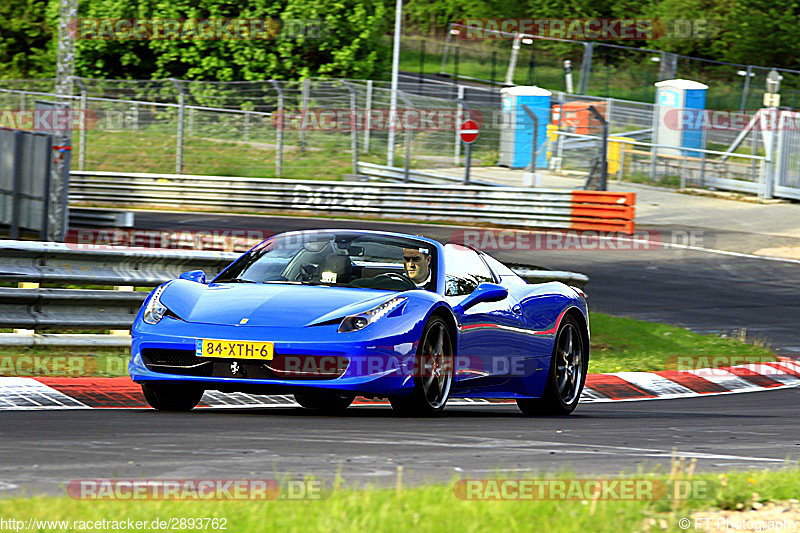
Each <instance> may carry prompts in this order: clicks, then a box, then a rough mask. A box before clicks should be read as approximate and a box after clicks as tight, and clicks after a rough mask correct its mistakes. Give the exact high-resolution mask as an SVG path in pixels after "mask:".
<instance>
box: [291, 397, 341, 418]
mask: <svg viewBox="0 0 800 533" xmlns="http://www.w3.org/2000/svg"><path fill="white" fill-rule="evenodd" d="M294 399H295V401H296V402H297V403H299V404H300V406H301V407H303V408H305V409H315V410H318V411H322V412H323V413H326V414H337V413H341V412H343V411H344V410H345V409H347V408H348V407H350V404H351V403H353V400H355V399H356V397H355V396H351V395H347V394H302V393H300V394H298V393H295V395H294Z"/></svg>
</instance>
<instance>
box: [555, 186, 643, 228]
mask: <svg viewBox="0 0 800 533" xmlns="http://www.w3.org/2000/svg"><path fill="white" fill-rule="evenodd" d="M635 206H636V193H632V192H608V191H572V210H571V211H572V212H571V215H572V224H571V226H570V228H571V229H575V230H593V231H618V232H620V233H625V234H626V235H632V234H633V231H634V217H635V214H636V213H635Z"/></svg>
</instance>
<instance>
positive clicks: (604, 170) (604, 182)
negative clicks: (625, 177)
mask: <svg viewBox="0 0 800 533" xmlns="http://www.w3.org/2000/svg"><path fill="white" fill-rule="evenodd" d="M589 111H590V112H591V113H592V115H594V118H596V119H597V120H598V121H599V122H600V124H602V125H603V138H602V140H601V141H600V142H602V143H603V144H602V145H601V146H600V189H598V190H601V191H605V190H608V121H607V120H606V119H604V118H603V115H601V114H600V113H598V111H597V109H595V108H594V106H593V105H590V106H589Z"/></svg>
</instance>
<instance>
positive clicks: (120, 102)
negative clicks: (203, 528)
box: [0, 74, 798, 192]
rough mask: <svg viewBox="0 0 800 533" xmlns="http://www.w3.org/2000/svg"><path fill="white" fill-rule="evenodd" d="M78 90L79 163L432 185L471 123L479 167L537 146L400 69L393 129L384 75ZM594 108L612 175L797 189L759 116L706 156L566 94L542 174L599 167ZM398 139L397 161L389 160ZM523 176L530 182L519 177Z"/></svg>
mask: <svg viewBox="0 0 800 533" xmlns="http://www.w3.org/2000/svg"><path fill="white" fill-rule="evenodd" d="M46 83H47V80H45V82H41V81H40V80H36V81H34V82H30V83H28V82H24V81H15V82H0V109H26V108H27V109H32V108H34V107H36V105H37V101H39V102H41V101H42V100H45V101H47V100H53V99H54V98H55V97H54V95H53V94H52V93H51V92H47V91H38V90H33V89H40V88H44V86H45V85H46ZM50 83H52V80H50ZM73 86H74V91H75V94H74V95H73V96H72V103H73V108H76V109H82V110H86V112H87V113H86V115H87V117H88V119H87V121H86V123H85V124H84V126H85V127H82V128H81V129H80V131H78V132H76V134H75V135H73V149H72V168H73V169H85V170H92V171H95V170H108V171H116V172H155V173H170V174H172V173H179V174H199V175H223V176H245V177H246V176H253V177H285V178H306V179H308V178H312V179H313V178H319V179H339V178H342V177H345V176H348V175H351V174H354V173H357V172H356V169H357V168H358V164H359V162H361V163H371V164H372V165H373V167H374V166H375V165H379V166H383V167H385V166H390V167H395V168H399V169H401V170H402V169H405V176H406V178H408V176H409V173H410V171H411V170H415V171H417V172H415V173H414V175H415V177H417V178H420V176H421V178H420V179H426V178H425V174H424V173H426V172H427V173H428V174H435V173H437V172H438V173H441V171H444V170H445V169H446V170H447V171H448V172H447V175H448V176H451V177H452V176H459V175H463V165H464V160H465V157H464V156H465V153H464V145H463V143H462V142H461V140H460V137H459V132H458V129H459V126H460V125H461V124H462V123H463V121H464V120H465V119H466V118H472V119H474V120H475V121H476V122H478V124H479V127H480V134H479V136H478V138H477V140H476V141H475V143H474V144H473V145H472V147H471V156H472V165H473V166H475V167H495V166H498V165H499V164H501V162H503V161H508V158H507V157H504V151H503V146H504V142H508V133H509V130H514V131H521V132H523V134H524V135H523V137H524V136H525V135H527V136H528V137H527V140H525V139H523V144H524V142H527V143H528V144H527V145H526V146H528V148H524V150H527V153H528V154H530V150H531V148H530V146H531V144H532V143H531V139H532V138H533V135H532V131H533V127H532V123H531V122H530V121H529V120H528V119H526V118H525V116H523V114H520V113H517V114H516V115H512V116H513V117H514V118H511V119H509V114H508V113H506V112H504V109H503V104H502V93H501V90H500V89H499V88H498V87H487V86H480V85H478V84H471V85H465V84H464V82H463V81H462V82H459V81H458V80H455V79H452V80H441V79H432V78H430V77H418V76H413V75H409V74H405V75H403V76H402V77H401V80H400V84H399V89H400V90H399V93H398V101H397V115H396V116H395V117H394V119H395V122H394V126H393V125H392V121H391V120H390V118H391V117H390V116H389V108H390V100H391V98H390V96H391V91H390V82H388V81H373V80H334V79H307V80H302V81H270V80H265V81H257V82H237V83H217V82H200V81H181V80H141V81H136V80H92V79H77V78H76V80H75V83H74V84H73ZM550 106H552V108H551V107H550ZM589 106H592V107H594V108H595V109H596V110H597V111H598V112H599V113H600V114H601V115H602V116H603V117H604V120H606V121H607V122H608V129H609V134H610V136H611V139H610V142H609V143H608V145H607V152H608V161H609V176H610V179H612V180H613V179H623V180H632V181H639V182H644V183H653V184H659V185H667V186H687V185H694V186H703V187H720V188H729V189H733V190H742V191H746V192H760V191H761V188H760V187H761V185H760V184H761V183H763V182H764V180H765V179H767V178H766V177H765V176H767V175H770V176H772V175H777V176H778V181H777V182H776V183H778V184H779V185H780V184H785V185H781V186H787V187H790V188H792V189H793V190H796V187H795V186H794V185H793V184H794V181H792V180H793V179H794V178H792V177H791V176H790V177H781V174H780V173H781V172H794V170H791V169H794V168H795V167H796V166H797V165H796V160H797V159H798V158H797V155H796V153H797V149H798V148H797V146H795V145H796V144H797V143H796V142H795V141H796V139H794V137H791V136H789V137H786V135H788V133H780V135H779V137H778V138H779V139H783V141H785V142H784V144H780V142H779V141H778V140H776V141H774V142H772V143H771V144H770V146H771V147H772V149H773V150H775V149H776V148H775V147H776V146H778V145H780V146H782V147H783V148H782V149H783V152H781V153H782V154H784V155H782V156H781V157H783V158H784V159H782V161H783V163H782V164H783V165H784V167H786V168H787V169H789V170H785V171H784V170H783V168H784V167H780V166H778V167H775V168H774V169H773V170H770V166H769V165H770V164H772V162H773V161H776V159H775V158H774V157H773V158H772V160H771V161H767V152H768V150H767V145H766V144H767V140H768V139H765V134H764V133H763V132H761V131H760V128H756V127H749V126H748V127H745V126H744V125H745V124H748V122H752V117H753V114H752V113H751V114H745V115H743V119H744V120H742V121H740V122H739V124H740V125H739V126H735V125H734V126H732V127H728V128H704V131H703V135H704V139H703V142H702V146H703V147H705V150H701V149H691V150H675V149H667V147H664V146H661V145H659V143H658V140H657V139H656V138H655V137H654V135H653V131H654V127H655V126H657V124H656V122H657V120H656V118H657V116H658V113H657V106H656V105H655V104H653V103H649V102H639V101H634V100H623V99H615V98H606V97H599V96H587V95H576V94H568V93H566V92H563V91H558V92H555V93H553V94H552V96H551V98H550V103H549V104H548V108H547V109H544V110H541V114H539V117H540V118H539V119H538V120H539V124H540V126H541V127H542V128H543V129H545V128H546V130H545V131H547V133H546V134H545V133H537V137H536V147H537V149H538V151H539V153H540V154H546V160H547V162H546V164H539V167H538V168H539V169H541V168H543V167H544V166H549V167H550V168H551V169H552V170H554V171H556V172H565V173H572V174H573V175H578V176H585V175H588V174H589V173H590V172H591V171H592V169H593V168H595V167H596V164H597V156H598V154H600V153H601V151H602V150H601V148H602V143H601V140H600V135H599V133H600V130H599V124H598V123H597V122H596V121H592V120H591V119H589V118H587V117H588V111H587V109H588V107H589ZM354 118H355V119H354ZM392 127H395V132H394V133H392V132H391V129H392ZM504 138H505V139H506V140H505V141H504ZM615 138H621V140H615ZM390 139H393V142H394V145H393V148H394V149H393V150H392V152H393V159H392V161H389V160H388V158H387V153H388V152H389V151H390V150H389V142H390ZM783 141H781V142H783ZM354 147H355V149H354ZM506 155H507V154H506ZM528 161H530V159H528ZM511 166H515V168H517V169H519V170H525V169H524V168H523V167H524V165H523V166H520V165H511ZM773 166H774V165H773ZM420 172H422V173H423V174H420ZM776 173H777V174H776ZM402 175H403V174H402V172H401V176H402ZM396 176H397V175H396V174H395V177H396ZM787 176H788V174H787ZM792 176H793V174H792ZM401 179H402V177H401ZM455 179H456V180H457V179H458V178H457V177H456V178H455ZM514 179H517V178H514ZM780 180H783V181H780ZM518 181H519V182H518V183H516V184H518V185H521V184H522V183H523V181H522V176H521V173H520V176H519V180H518Z"/></svg>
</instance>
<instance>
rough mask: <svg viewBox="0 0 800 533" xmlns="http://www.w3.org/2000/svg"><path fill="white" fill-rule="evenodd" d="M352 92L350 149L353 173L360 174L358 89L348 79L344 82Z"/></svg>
mask: <svg viewBox="0 0 800 533" xmlns="http://www.w3.org/2000/svg"><path fill="white" fill-rule="evenodd" d="M342 83H343V84H344V86H345V88H347V90H348V92H350V151H351V152H352V154H351V159H352V164H353V174H354V175H356V176H358V116H357V110H356V105H357V94H356V90H355V89H354V88H353V87H352V86H351V85H350V84H349V83H348V82H346V81H344V82H342Z"/></svg>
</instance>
